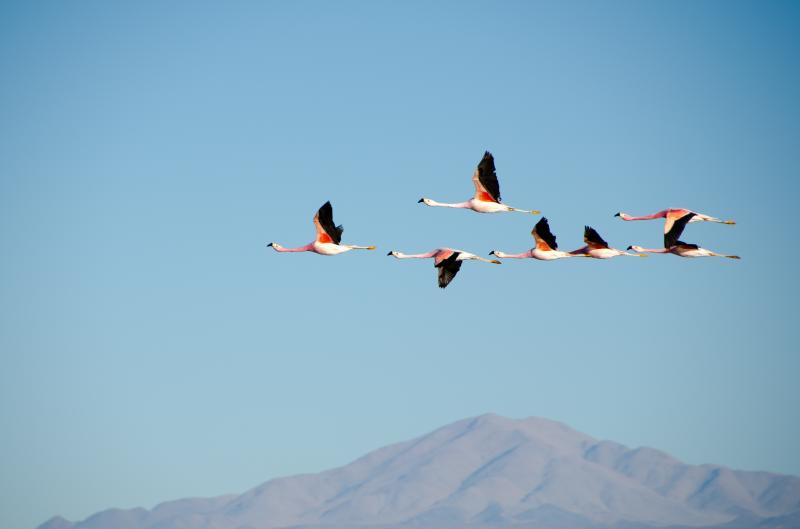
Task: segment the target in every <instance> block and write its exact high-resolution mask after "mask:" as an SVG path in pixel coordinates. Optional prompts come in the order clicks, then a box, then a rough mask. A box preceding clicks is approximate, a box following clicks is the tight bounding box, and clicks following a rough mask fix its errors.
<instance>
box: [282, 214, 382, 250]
mask: <svg viewBox="0 0 800 529" xmlns="http://www.w3.org/2000/svg"><path fill="white" fill-rule="evenodd" d="M314 226H315V227H316V228H317V238H316V239H315V240H314V242H310V243H308V244H306V245H305V246H300V247H299V248H284V247H283V246H281V245H280V244H278V243H276V242H271V243H269V244H268V245H267V246H271V247H272V249H273V250H275V251H276V252H314V253H318V254H320V255H337V254H340V253H344V252H349V251H350V250H374V249H375V247H374V246H356V245H354V244H341V240H342V232H343V231H344V228H343V227H342V226H337V225H336V224H334V222H333V207H332V206H331V203H330V202H325V203H324V204H323V205H322V207H321V208H319V211H317V214H316V215H314Z"/></svg>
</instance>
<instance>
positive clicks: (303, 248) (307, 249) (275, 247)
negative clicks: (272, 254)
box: [272, 243, 314, 252]
mask: <svg viewBox="0 0 800 529" xmlns="http://www.w3.org/2000/svg"><path fill="white" fill-rule="evenodd" d="M313 248H314V244H313V243H308V244H306V245H305V246H300V247H299V248H284V247H283V246H280V245H278V244H273V245H272V249H273V250H275V251H276V252H310V251H311V250H312V249H313Z"/></svg>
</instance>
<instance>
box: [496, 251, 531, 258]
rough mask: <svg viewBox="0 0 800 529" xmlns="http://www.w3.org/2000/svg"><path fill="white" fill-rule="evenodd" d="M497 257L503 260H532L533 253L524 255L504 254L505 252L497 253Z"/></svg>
mask: <svg viewBox="0 0 800 529" xmlns="http://www.w3.org/2000/svg"><path fill="white" fill-rule="evenodd" d="M495 255H496V256H497V257H501V258H503V259H530V258H531V251H530V250H528V251H527V252H522V253H503V252H495Z"/></svg>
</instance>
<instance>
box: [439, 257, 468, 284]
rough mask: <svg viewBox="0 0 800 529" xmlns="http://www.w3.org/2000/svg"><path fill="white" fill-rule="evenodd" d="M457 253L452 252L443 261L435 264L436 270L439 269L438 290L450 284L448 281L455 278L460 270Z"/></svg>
mask: <svg viewBox="0 0 800 529" xmlns="http://www.w3.org/2000/svg"><path fill="white" fill-rule="evenodd" d="M458 256H459V253H458V252H453V253H452V255H450V257H448V258H447V259H443V260H442V261H440V262H439V263H436V265H435V266H436V268H438V269H439V288H444V287H446V286H447V285H449V284H450V281H452V280H453V278H454V277H456V274H457V273H458V271H459V270H461V263H462V262H461V261H458V260H457V259H458Z"/></svg>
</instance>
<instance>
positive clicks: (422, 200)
mask: <svg viewBox="0 0 800 529" xmlns="http://www.w3.org/2000/svg"><path fill="white" fill-rule="evenodd" d="M420 202H425V199H424V198H421V199H419V200H417V204H419V203H420Z"/></svg>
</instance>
